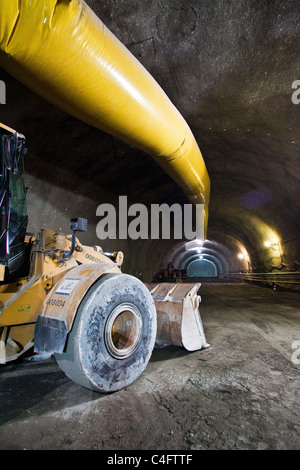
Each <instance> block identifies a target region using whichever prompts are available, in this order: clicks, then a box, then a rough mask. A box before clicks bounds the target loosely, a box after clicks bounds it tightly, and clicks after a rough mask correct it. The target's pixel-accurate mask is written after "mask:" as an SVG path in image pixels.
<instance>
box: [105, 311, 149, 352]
mask: <svg viewBox="0 0 300 470" xmlns="http://www.w3.org/2000/svg"><path fill="white" fill-rule="evenodd" d="M142 324H143V322H142V317H141V314H140V312H139V310H138V309H137V307H136V306H135V305H133V304H129V303H126V304H125V303H124V304H120V305H118V306H117V307H116V308H115V309H114V310H113V311H112V312H111V313H110V315H109V317H108V319H107V323H106V327H105V344H106V347H107V349H108V351H109V353H110V354H111V355H112V356H113V357H115V358H116V359H126V358H127V357H129V356H131V354H133V353H134V351H136V349H137V347H138V345H139V344H140V341H141V337H142Z"/></svg>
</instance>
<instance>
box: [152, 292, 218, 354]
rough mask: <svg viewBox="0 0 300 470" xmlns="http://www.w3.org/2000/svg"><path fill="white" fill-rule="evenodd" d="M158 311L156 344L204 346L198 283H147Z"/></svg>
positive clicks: (194, 348) (193, 349) (190, 346)
mask: <svg viewBox="0 0 300 470" xmlns="http://www.w3.org/2000/svg"><path fill="white" fill-rule="evenodd" d="M146 285H147V287H148V289H149V291H150V292H151V294H152V297H153V300H154V303H155V307H156V311H157V335H156V344H155V346H156V347H164V346H168V345H175V346H180V347H183V348H185V349H187V350H188V351H196V350H198V349H202V348H207V347H208V346H209V344H208V343H207V342H206V338H205V334H204V330H203V326H202V321H201V317H200V311H199V303H200V301H201V298H200V296H199V295H198V290H199V288H200V286H201V284H200V283H197V284H190V283H179V284H169V283H163V284H146Z"/></svg>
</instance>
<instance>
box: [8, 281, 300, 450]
mask: <svg viewBox="0 0 300 470" xmlns="http://www.w3.org/2000/svg"><path fill="white" fill-rule="evenodd" d="M200 293H201V297H202V303H201V316H202V320H203V324H204V328H205V333H206V338H207V341H208V342H209V343H210V344H211V346H210V347H209V348H208V349H205V350H202V351H197V352H194V353H188V352H186V351H184V350H182V349H180V348H177V347H173V346H172V347H166V348H164V349H155V350H154V353H153V356H152V359H151V361H150V362H149V364H148V366H147V368H146V370H145V371H144V373H143V374H142V375H141V377H140V378H139V379H138V380H137V381H136V382H135V383H133V384H132V385H131V386H129V387H127V388H125V389H123V390H121V391H119V392H116V393H113V394H109V395H99V394H96V393H94V392H91V391H89V390H87V389H84V388H82V387H80V386H78V385H76V384H75V383H72V382H71V381H70V380H69V379H67V378H66V377H65V375H64V374H63V372H61V371H60V369H59V368H58V366H57V365H56V362H55V360H54V359H53V358H50V359H45V360H42V361H32V360H29V359H26V360H25V359H23V360H22V361H19V362H17V363H10V364H6V365H2V366H1V367H0V401H1V409H0V449H2V450H4V449H32V450H37V449H43V450H47V449H51V450H57V449H64V450H67V449H68V450H69V449H70V450H72V449H77V450H87V449H89V450H94V449H95V450H96V449H97V450H102V449H106V450H121V449H122V450H133V449H134V450H141V449H145V450H147V449H149V450H153V449H155V450H201V449H245V450H246V449H249V450H254V449H257V450H258V449H278V450H279V449H290V450H293V449H300V437H299V436H300V407H299V403H300V387H299V385H300V380H299V379H300V364H298V362H300V295H299V294H297V293H291V292H279V291H277V292H273V291H272V290H271V289H267V288H262V287H258V286H252V285H247V284H227V283H223V284H217V283H216V284H213V283H204V284H203V285H202V287H201V290H200ZM296 341H299V343H295V342H296ZM298 350H299V353H298Z"/></svg>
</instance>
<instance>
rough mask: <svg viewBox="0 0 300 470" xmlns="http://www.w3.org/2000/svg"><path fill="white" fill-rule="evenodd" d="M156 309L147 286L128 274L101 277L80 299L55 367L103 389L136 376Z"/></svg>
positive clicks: (148, 348) (151, 337) (150, 342)
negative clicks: (62, 350) (57, 365)
mask: <svg viewBox="0 0 300 470" xmlns="http://www.w3.org/2000/svg"><path fill="white" fill-rule="evenodd" d="M155 338H156V309H155V305H154V302H153V299H152V296H151V294H150V292H149V291H148V289H147V288H146V286H145V285H144V284H143V283H142V282H141V281H139V280H138V279H136V278H135V277H133V276H130V275H127V274H107V275H105V276H103V277H102V278H100V279H99V280H98V281H97V282H96V283H95V284H94V285H93V286H92V287H91V289H90V290H89V291H88V293H87V294H86V295H85V297H84V299H83V301H82V302H81V304H80V307H79V309H78V312H77V314H76V318H75V320H74V323H73V326H72V329H71V332H70V334H69V337H68V339H67V345H66V348H65V352H63V353H62V354H56V355H55V357H56V360H57V362H58V364H59V366H60V368H61V369H62V370H63V371H64V372H65V374H66V375H67V376H68V377H69V378H70V379H71V380H73V381H74V382H76V383H78V384H80V385H82V386H84V387H86V388H89V389H92V390H95V391H98V392H102V393H107V392H114V391H116V390H120V389H122V388H124V387H126V386H127V385H129V384H131V383H132V382H133V381H134V380H136V379H137V378H138V377H139V376H140V375H141V373H142V372H143V370H144V369H145V367H146V365H147V364H148V361H149V359H150V357H151V354H152V350H153V347H154V343H155Z"/></svg>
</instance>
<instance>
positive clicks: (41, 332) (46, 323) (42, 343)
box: [34, 315, 68, 354]
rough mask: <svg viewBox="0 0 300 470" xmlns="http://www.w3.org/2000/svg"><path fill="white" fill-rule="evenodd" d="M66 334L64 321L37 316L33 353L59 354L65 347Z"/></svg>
mask: <svg viewBox="0 0 300 470" xmlns="http://www.w3.org/2000/svg"><path fill="white" fill-rule="evenodd" d="M67 334H68V330H67V325H66V322H65V321H64V320H59V319H57V318H49V317H45V316H42V315H39V317H38V319H37V322H36V325H35V334H34V337H35V340H34V352H36V353H42V352H47V353H49V354H54V353H60V354H61V353H62V352H63V350H64V347H65V343H66V339H67Z"/></svg>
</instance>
